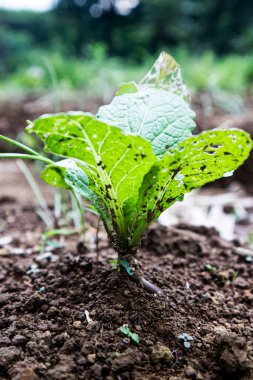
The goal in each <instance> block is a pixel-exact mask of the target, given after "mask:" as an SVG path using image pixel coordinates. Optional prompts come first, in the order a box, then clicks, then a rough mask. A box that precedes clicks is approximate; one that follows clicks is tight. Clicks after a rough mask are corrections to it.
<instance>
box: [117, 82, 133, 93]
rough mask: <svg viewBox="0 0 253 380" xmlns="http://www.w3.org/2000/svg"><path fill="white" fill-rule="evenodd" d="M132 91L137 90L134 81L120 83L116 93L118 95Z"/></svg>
mask: <svg viewBox="0 0 253 380" xmlns="http://www.w3.org/2000/svg"><path fill="white" fill-rule="evenodd" d="M133 92H138V87H137V84H136V83H135V82H134V81H132V82H127V83H122V85H121V86H120V88H119V90H118V92H117V94H116V95H117V96H120V95H123V94H127V93H133Z"/></svg>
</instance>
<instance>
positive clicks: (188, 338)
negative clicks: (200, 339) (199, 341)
mask: <svg viewBox="0 0 253 380" xmlns="http://www.w3.org/2000/svg"><path fill="white" fill-rule="evenodd" d="M177 338H178V339H180V340H183V341H184V348H187V349H189V348H191V342H192V341H193V339H194V338H193V337H192V336H191V335H189V334H187V333H183V334H180V335H178V337H177Z"/></svg>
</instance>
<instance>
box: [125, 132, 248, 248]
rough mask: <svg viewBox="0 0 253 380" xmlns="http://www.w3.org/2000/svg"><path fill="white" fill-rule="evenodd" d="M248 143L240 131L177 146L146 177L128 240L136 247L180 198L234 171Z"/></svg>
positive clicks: (209, 134)
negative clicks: (141, 237)
mask: <svg viewBox="0 0 253 380" xmlns="http://www.w3.org/2000/svg"><path fill="white" fill-rule="evenodd" d="M251 148H252V142H251V139H250V137H249V135H248V134H247V133H246V132H243V131H240V130H214V131H209V132H204V133H201V134H200V135H198V136H193V137H190V138H188V139H187V140H185V141H183V142H181V143H180V144H179V145H178V146H177V148H175V149H174V150H172V151H171V152H169V153H167V154H166V155H165V156H164V157H163V158H162V159H161V160H159V161H157V162H156V163H155V164H154V165H153V167H152V168H151V170H150V171H149V172H148V173H147V174H146V176H145V178H144V181H143V184H142V187H141V189H140V197H139V202H138V204H137V207H136V210H137V212H136V213H135V215H133V216H132V220H133V224H132V227H130V226H129V229H132V231H133V235H132V239H133V241H135V243H136V244H137V243H138V239H139V237H140V236H141V235H142V233H143V232H144V231H145V230H146V228H147V226H148V225H149V224H150V223H151V222H152V221H153V220H155V219H157V218H158V216H159V215H160V214H161V213H162V212H163V211H164V210H165V209H167V208H168V207H170V206H171V205H172V204H174V203H175V202H176V201H177V200H178V199H180V198H181V197H182V195H183V194H185V193H188V192H189V191H191V190H192V189H195V188H198V187H200V186H203V185H204V184H206V183H208V182H211V181H214V180H215V179H218V178H221V177H223V176H224V175H226V173H228V172H231V171H232V170H235V169H237V168H238V167H239V166H240V165H241V164H242V163H243V162H244V161H245V159H246V158H247V157H248V155H249V152H250V150H251Z"/></svg>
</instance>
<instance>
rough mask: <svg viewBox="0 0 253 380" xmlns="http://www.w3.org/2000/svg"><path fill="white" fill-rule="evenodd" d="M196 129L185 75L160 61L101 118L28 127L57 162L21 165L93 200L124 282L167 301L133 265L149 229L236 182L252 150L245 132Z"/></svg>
mask: <svg viewBox="0 0 253 380" xmlns="http://www.w3.org/2000/svg"><path fill="white" fill-rule="evenodd" d="M194 127H195V122H194V112H193V111H192V110H191V109H190V106H189V94H188V91H187V89H186V86H185V85H184V83H183V81H182V77H181V71H180V68H179V66H178V64H177V63H176V62H175V60H174V59H173V58H172V57H170V56H169V55H167V54H166V53H162V54H161V56H160V57H159V58H158V60H157V61H156V62H155V64H154V66H153V68H152V69H151V71H150V72H149V73H148V74H147V75H146V76H145V77H144V79H142V80H141V81H140V82H139V83H135V82H129V83H126V84H124V85H122V86H121V87H120V90H119V92H118V93H117V95H116V96H115V97H114V99H113V100H112V102H111V104H109V105H107V106H103V107H101V108H100V109H99V111H98V114H97V115H96V116H95V115H92V114H88V113H83V112H72V113H61V114H54V115H45V116H43V117H40V118H39V119H37V120H35V121H33V122H32V123H30V124H29V126H28V127H27V131H28V132H33V133H36V134H37V135H38V136H39V137H40V138H41V139H42V141H43V142H44V144H45V151H46V152H49V153H53V154H54V155H55V156H59V161H57V162H53V161H52V160H49V159H48V158H47V157H44V156H42V155H39V154H37V153H36V152H34V151H32V150H31V149H30V148H28V147H26V148H24V146H23V149H25V150H27V151H28V153H29V155H27V154H26V155H23V158H28V159H34V160H40V161H43V162H44V163H47V164H48V165H47V167H46V168H45V169H44V171H43V175H42V176H43V179H44V180H45V181H46V182H47V183H49V184H51V185H53V186H59V187H64V188H67V189H70V190H72V191H74V192H75V193H79V194H80V195H82V196H84V197H85V198H86V199H88V200H89V202H90V203H91V204H92V207H93V208H94V209H95V210H96V212H97V213H98V214H99V215H100V216H101V219H102V220H103V223H104V226H105V229H106V232H107V234H108V237H109V241H110V243H111V245H112V247H113V248H114V249H115V251H116V252H117V254H118V268H119V269H120V271H119V275H120V276H122V278H129V279H131V280H133V281H135V282H136V283H137V284H139V285H142V286H143V287H144V288H145V289H147V290H148V291H150V292H153V293H156V294H158V295H163V292H162V290H161V289H159V288H158V287H157V286H156V285H154V284H152V283H151V282H150V281H148V280H147V279H146V278H144V277H143V275H142V269H141V266H140V263H139V262H138V261H137V260H136V258H135V257H136V252H137V250H138V248H139V246H140V243H141V239H142V237H143V235H144V234H145V232H146V231H147V229H148V227H149V225H150V224H151V223H152V222H153V221H154V220H156V219H157V218H158V217H159V215H160V214H161V213H162V212H163V211H164V210H165V209H167V208H168V207H170V206H171V205H173V204H174V203H175V202H176V201H179V200H182V199H183V197H184V194H186V193H188V192H190V191H191V190H192V189H196V188H198V187H200V186H203V185H204V184H206V183H208V182H211V181H213V180H216V179H218V178H221V177H223V176H224V175H225V176H226V175H228V174H229V175H230V174H231V172H232V171H233V170H235V169H237V168H238V167H239V166H240V165H241V164H242V163H243V162H244V161H245V159H246V158H247V157H248V155H249V153H250V150H251V148H252V142H251V139H250V137H249V135H248V134H247V133H246V132H244V131H241V130H236V129H230V130H213V131H208V132H203V133H201V134H199V135H195V136H192V130H193V129H194ZM20 156H22V155H20ZM24 156H25V157H24ZM0 157H7V156H6V155H4V154H0ZM8 157H10V154H9V156H8ZM12 157H14V154H12ZM15 157H16V156H15ZM63 158H64V159H63Z"/></svg>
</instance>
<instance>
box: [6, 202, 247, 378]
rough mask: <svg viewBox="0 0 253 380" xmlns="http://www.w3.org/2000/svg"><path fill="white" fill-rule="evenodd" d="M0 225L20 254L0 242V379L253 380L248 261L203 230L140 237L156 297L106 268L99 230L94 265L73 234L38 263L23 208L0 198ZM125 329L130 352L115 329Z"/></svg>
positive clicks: (38, 227) (34, 234)
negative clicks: (132, 336) (133, 337)
mask: <svg viewBox="0 0 253 380" xmlns="http://www.w3.org/2000/svg"><path fill="white" fill-rule="evenodd" d="M0 225H1V227H2V230H3V231H2V233H1V237H4V236H11V237H12V239H13V241H12V243H11V244H12V246H13V247H17V248H21V249H19V251H18V252H15V250H13V251H11V250H9V249H8V247H6V246H5V244H4V243H3V240H0V242H1V241H2V243H1V244H2V247H0V262H1V265H0V378H1V379H14V380H37V379H46V380H62V379H64V380H72V379H73V380H74V379H95V380H96V379H107V380H112V379H117V380H121V379H122V380H124V379H137V380H143V379H147V380H149V379H150V380H151V379H152V380H153V379H154V380H155V379H157V380H160V379H164V380H165V379H171V380H182V379H198V380H201V379H208V380H218V379H220V380H221V379H223V380H224V379H227V380H230V379H234V380H236V379H244V380H246V379H248V380H249V379H252V378H253V377H252V372H251V370H252V356H251V354H252V348H253V325H252V322H253V307H252V305H253V291H252V288H253V276H252V275H253V262H250V261H245V258H244V257H241V256H239V255H237V254H236V252H235V251H234V249H233V244H231V243H227V242H225V241H222V240H221V239H220V238H219V236H218V234H217V232H216V231H215V230H214V229H207V228H197V227H195V228H191V227H189V226H181V227H180V228H173V229H166V228H162V227H159V226H158V225H154V226H153V227H152V228H151V229H150V231H149V233H148V235H147V236H146V238H145V239H144V241H143V247H142V249H141V250H140V252H139V254H138V260H140V261H141V262H142V264H143V267H144V268H145V274H146V277H147V278H148V279H149V280H150V281H153V282H154V283H156V284H157V285H158V286H160V287H161V288H162V289H163V291H164V293H165V297H164V298H160V297H157V296H155V295H153V294H149V293H147V292H146V291H145V290H144V289H142V288H140V287H138V286H137V284H135V283H134V282H132V281H131V278H130V277H129V276H128V275H127V274H125V273H122V272H117V271H116V270H113V269H111V268H110V266H109V265H108V259H109V258H113V257H114V254H113V251H112V250H111V249H110V248H109V247H108V246H107V242H106V240H105V239H104V233H103V231H101V233H100V236H101V241H100V256H99V262H96V252H95V251H91V250H89V251H88V252H87V253H84V250H80V247H81V246H80V245H79V250H78V249H76V248H75V244H74V245H73V237H72V238H71V239H72V240H71V239H70V240H71V241H70V242H68V241H67V242H66V244H65V248H64V249H61V250H59V249H58V251H57V250H56V251H55V252H54V253H53V255H49V256H48V257H47V258H44V259H43V257H41V256H39V252H38V244H39V243H40V236H41V233H42V231H43V229H44V227H43V225H42V224H41V222H40V220H39V219H38V217H37V216H36V214H35V212H34V209H33V207H24V206H23V207H21V206H19V205H18V204H17V203H15V202H13V201H8V199H7V200H6V199H5V200H4V199H2V200H1V206H0ZM90 236H92V232H91V233H90ZM77 240H78V239H77V237H76V242H77ZM71 247H72V248H71ZM15 253H16V254H15ZM17 253H18V254H17ZM50 258H51V259H53V260H51V259H50ZM32 264H37V268H36V269H34V270H30V271H29V269H31V265H32ZM208 265H209V266H208ZM210 265H211V267H210ZM87 312H88V320H87ZM89 318H91V321H90V320H89ZM124 324H127V325H128V327H129V329H130V330H131V331H132V332H135V333H137V334H138V335H139V338H140V344H139V345H138V344H136V343H134V342H133V341H132V340H129V339H128V338H127V337H126V336H125V335H124V334H122V333H121V332H120V331H119V328H120V327H121V326H122V325H124ZM183 333H187V334H188V335H190V336H191V337H193V340H191V341H188V343H190V348H185V347H184V342H183V340H180V339H178V336H179V335H180V334H183Z"/></svg>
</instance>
